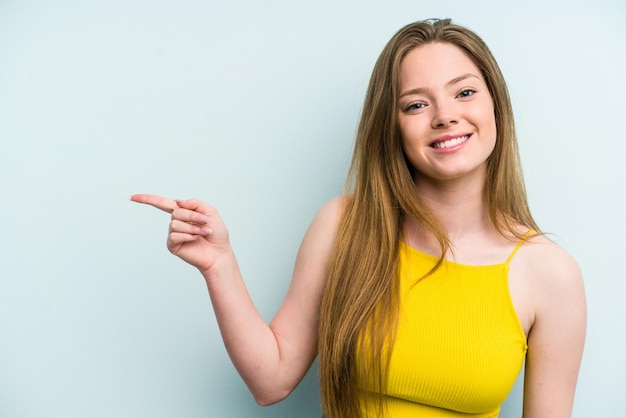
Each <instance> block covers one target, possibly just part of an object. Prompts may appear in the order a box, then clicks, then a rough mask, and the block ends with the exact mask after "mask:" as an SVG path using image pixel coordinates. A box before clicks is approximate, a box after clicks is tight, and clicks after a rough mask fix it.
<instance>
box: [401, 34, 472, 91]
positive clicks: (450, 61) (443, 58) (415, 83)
mask: <svg viewBox="0 0 626 418" xmlns="http://www.w3.org/2000/svg"><path fill="white" fill-rule="evenodd" d="M462 74H473V75H475V76H477V77H478V78H479V79H480V80H481V81H483V82H484V79H483V76H482V73H481V71H480V69H479V68H478V67H477V66H476V64H475V63H474V61H472V59H471V58H470V57H469V56H468V55H467V54H466V53H465V52H464V51H463V50H462V49H461V48H459V47H458V46H456V45H452V44H449V43H429V44H426V45H421V46H419V47H417V48H414V49H413V50H411V51H410V52H409V53H408V54H407V55H406V56H405V57H404V59H403V60H402V62H401V64H400V82H401V86H402V87H403V88H417V87H430V86H432V87H436V86H437V85H439V84H446V83H447V82H449V81H450V80H453V79H455V78H456V77H458V76H460V75H462Z"/></svg>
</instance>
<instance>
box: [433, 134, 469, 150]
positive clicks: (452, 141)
mask: <svg viewBox="0 0 626 418" xmlns="http://www.w3.org/2000/svg"><path fill="white" fill-rule="evenodd" d="M468 138H469V135H465V136H460V137H458V138H452V139H448V140H447V141H441V142H436V143H434V144H433V148H437V149H443V148H450V147H453V146H455V145H459V144H462V143H463V142H465V141H467V139H468Z"/></svg>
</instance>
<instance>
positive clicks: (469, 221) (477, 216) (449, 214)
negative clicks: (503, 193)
mask: <svg viewBox="0 0 626 418" xmlns="http://www.w3.org/2000/svg"><path fill="white" fill-rule="evenodd" d="M415 187H416V189H417V191H418V193H420V194H421V196H422V197H423V199H424V201H425V202H426V203H427V204H428V206H429V207H430V208H431V209H432V211H433V213H434V214H435V215H436V216H437V218H438V219H439V220H440V221H441V222H442V223H443V225H444V226H445V228H446V231H447V233H448V237H449V239H450V241H451V242H452V243H454V242H456V241H457V240H462V239H463V237H466V236H468V235H475V234H480V233H483V234H484V233H485V232H488V231H489V232H491V231H492V230H493V225H492V224H491V220H490V219H489V213H488V210H487V206H486V205H485V202H484V190H483V189H484V174H482V173H481V175H477V176H471V177H470V178H461V179H455V180H446V181H437V180H432V179H420V178H416V180H415Z"/></svg>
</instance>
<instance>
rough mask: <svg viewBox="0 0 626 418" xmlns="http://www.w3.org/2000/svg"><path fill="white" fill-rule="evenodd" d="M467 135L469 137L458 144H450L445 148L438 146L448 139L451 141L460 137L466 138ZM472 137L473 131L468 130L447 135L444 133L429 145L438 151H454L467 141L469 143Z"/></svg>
mask: <svg viewBox="0 0 626 418" xmlns="http://www.w3.org/2000/svg"><path fill="white" fill-rule="evenodd" d="M464 137H466V138H467V139H465V140H464V141H463V142H461V143H458V144H453V145H448V146H447V147H445V148H440V147H438V146H437V144H441V143H443V142H446V141H451V140H454V139H458V138H464ZM471 137H472V133H470V132H467V133H458V134H447V135H442V136H440V137H437V138H435V140H434V141H433V142H431V143H430V144H429V145H428V146H429V147H431V148H433V149H434V150H435V151H438V152H449V151H454V150H456V149H459V148H460V147H462V146H463V145H465V143H467V141H468V140H469V139H470V138H471Z"/></svg>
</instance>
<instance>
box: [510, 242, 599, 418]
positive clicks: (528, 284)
mask: <svg viewBox="0 0 626 418" xmlns="http://www.w3.org/2000/svg"><path fill="white" fill-rule="evenodd" d="M518 255H519V258H518V259H517V260H515V259H513V261H514V262H516V263H517V268H518V269H519V270H518V271H520V272H522V274H523V276H522V277H521V278H522V279H523V282H524V284H523V285H522V286H523V287H524V289H525V290H526V292H525V293H524V296H525V303H526V305H523V306H526V307H528V308H529V309H530V311H529V313H530V314H531V320H530V329H529V333H528V354H527V360H526V375H525V383H524V416H528V417H545V416H559V417H561V416H563V417H565V416H571V409H572V404H573V399H574V392H575V387H576V380H577V376H578V370H579V367H580V361H581V357H582V352H583V347H584V342H585V334H586V321H587V308H586V302H585V291H584V286H583V279H582V273H581V271H580V268H579V267H578V264H577V263H576V261H575V260H574V259H573V257H572V256H571V255H570V254H568V253H567V252H566V251H565V250H564V249H563V248H561V247H560V246H559V245H557V244H556V243H554V242H551V241H550V240H548V239H547V238H545V237H543V236H535V237H532V238H530V239H529V240H528V242H526V243H524V245H523V246H522V248H521V249H520V251H519V254H518ZM516 258H517V257H516ZM518 283H519V282H518Z"/></svg>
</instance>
